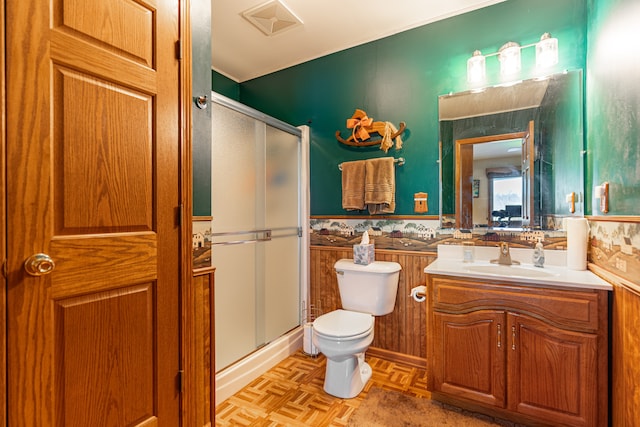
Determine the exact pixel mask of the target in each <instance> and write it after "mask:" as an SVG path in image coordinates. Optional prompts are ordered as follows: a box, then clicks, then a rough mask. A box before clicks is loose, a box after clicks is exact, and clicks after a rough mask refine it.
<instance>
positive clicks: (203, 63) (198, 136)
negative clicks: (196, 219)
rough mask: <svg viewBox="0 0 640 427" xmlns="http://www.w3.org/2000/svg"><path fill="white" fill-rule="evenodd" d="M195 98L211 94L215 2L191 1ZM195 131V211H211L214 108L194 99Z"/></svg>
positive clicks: (199, 214)
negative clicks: (212, 21) (212, 120)
mask: <svg viewBox="0 0 640 427" xmlns="http://www.w3.org/2000/svg"><path fill="white" fill-rule="evenodd" d="M191 34H192V37H191V39H192V46H191V49H192V85H193V87H192V90H193V98H196V97H198V96H206V97H207V98H211V90H210V87H211V86H210V85H211V74H210V72H209V70H210V69H211V65H210V64H211V4H210V3H208V2H192V3H191ZM191 114H192V121H193V123H192V135H193V140H192V144H193V147H192V148H193V154H194V155H193V215H196V216H209V215H211V108H206V109H204V110H202V109H200V108H198V107H196V104H195V102H192V103H191Z"/></svg>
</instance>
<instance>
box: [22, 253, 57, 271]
mask: <svg viewBox="0 0 640 427" xmlns="http://www.w3.org/2000/svg"><path fill="white" fill-rule="evenodd" d="M54 268H56V263H55V262H53V259H51V257H50V256H49V255H47V254H34V255H31V256H30V257H29V258H27V260H26V261H25V262H24V270H25V271H26V272H27V273H28V274H30V275H32V276H42V275H45V274H49V273H51V272H52V271H53V269H54Z"/></svg>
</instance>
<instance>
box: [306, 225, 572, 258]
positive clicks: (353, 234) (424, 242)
mask: <svg viewBox="0 0 640 427" xmlns="http://www.w3.org/2000/svg"><path fill="white" fill-rule="evenodd" d="M310 226H311V228H310V229H309V233H310V243H311V245H315V246H339V247H352V246H353V245H355V244H358V243H360V241H361V239H362V234H363V233H364V232H365V231H367V232H368V233H369V238H370V239H371V240H373V241H374V242H375V247H376V248H377V249H391V250H405V251H418V252H435V251H436V250H437V247H438V245H441V244H445V245H452V244H460V242H461V241H462V240H472V241H473V242H474V243H475V244H476V245H481V246H497V242H499V241H507V242H509V243H510V245H511V246H512V247H521V248H533V247H534V245H535V243H536V242H537V241H538V239H541V240H542V243H543V245H544V247H545V249H566V247H567V238H566V233H565V232H564V231H544V232H542V231H511V230H473V232H471V231H469V230H456V229H450V228H447V229H440V228H438V227H439V221H437V220H414V219H409V220H393V219H382V220H369V219H327V218H322V219H313V218H312V219H311V221H310Z"/></svg>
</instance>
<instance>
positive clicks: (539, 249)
mask: <svg viewBox="0 0 640 427" xmlns="http://www.w3.org/2000/svg"><path fill="white" fill-rule="evenodd" d="M533 265H535V266H536V267H544V247H543V246H542V242H541V241H540V239H538V243H536V247H535V249H534V250H533Z"/></svg>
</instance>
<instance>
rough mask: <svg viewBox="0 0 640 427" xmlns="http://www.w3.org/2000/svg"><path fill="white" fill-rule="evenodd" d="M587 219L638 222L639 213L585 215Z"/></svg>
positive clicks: (639, 218)
mask: <svg viewBox="0 0 640 427" xmlns="http://www.w3.org/2000/svg"><path fill="white" fill-rule="evenodd" d="M585 218H586V219H588V220H589V221H602V222H607V221H608V222H640V215H637V216H634V215H615V216H593V215H587V216H585Z"/></svg>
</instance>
